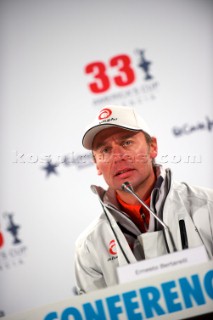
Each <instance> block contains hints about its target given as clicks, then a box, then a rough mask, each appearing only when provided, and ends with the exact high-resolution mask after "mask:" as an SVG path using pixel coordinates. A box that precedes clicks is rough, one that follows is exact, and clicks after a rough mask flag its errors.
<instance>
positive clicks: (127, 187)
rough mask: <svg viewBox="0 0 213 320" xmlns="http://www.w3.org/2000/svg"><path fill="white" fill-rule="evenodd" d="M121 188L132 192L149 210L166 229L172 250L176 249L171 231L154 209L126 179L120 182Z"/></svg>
mask: <svg viewBox="0 0 213 320" xmlns="http://www.w3.org/2000/svg"><path fill="white" fill-rule="evenodd" d="M121 189H122V190H123V191H126V192H129V193H130V194H132V195H133V196H134V197H135V198H136V199H137V200H138V201H139V202H140V203H141V204H142V206H144V207H145V208H146V209H147V210H148V211H149V213H151V214H152V215H153V217H154V218H155V219H156V220H157V221H158V222H159V223H160V224H161V225H162V226H163V229H164V230H166V231H167V232H168V234H169V237H170V240H171V243H172V247H173V250H174V251H177V249H176V247H175V244H174V240H173V238H172V235H171V232H170V230H169V228H168V227H167V225H166V224H165V223H164V222H163V221H162V220H161V219H160V218H159V217H158V216H157V215H156V214H155V213H154V211H152V210H151V209H150V208H149V207H148V206H147V205H146V203H145V202H144V201H143V200H141V199H140V198H139V196H138V195H137V194H136V193H135V192H134V190H133V187H132V185H131V183H130V182H128V181H125V182H124V183H123V184H122V186H121ZM143 218H144V217H143Z"/></svg>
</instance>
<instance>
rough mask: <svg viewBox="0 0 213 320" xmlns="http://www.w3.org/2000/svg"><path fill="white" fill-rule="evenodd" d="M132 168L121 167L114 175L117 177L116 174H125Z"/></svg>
mask: <svg viewBox="0 0 213 320" xmlns="http://www.w3.org/2000/svg"><path fill="white" fill-rule="evenodd" d="M133 170H134V169H130V168H125V169H122V170H119V171H117V172H116V173H115V175H114V176H115V177H118V176H122V175H125V174H127V173H129V172H132V171H133Z"/></svg>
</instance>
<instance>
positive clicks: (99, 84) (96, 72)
mask: <svg viewBox="0 0 213 320" xmlns="http://www.w3.org/2000/svg"><path fill="white" fill-rule="evenodd" d="M109 65H110V67H113V68H114V67H116V70H117V75H115V76H112V81H113V82H114V83H115V85H117V86H118V87H124V86H127V85H129V84H131V83H133V82H134V80H135V73H134V70H133V69H132V67H131V60H130V57H129V56H127V55H125V54H123V55H118V56H115V57H113V58H112V59H110V61H109ZM85 73H86V74H92V76H93V80H94V81H92V82H91V83H89V88H90V90H91V91H92V92H93V93H102V92H105V91H107V90H108V89H109V88H110V85H111V83H110V78H109V76H108V75H107V67H106V65H105V64H104V63H103V62H101V61H97V62H93V63H89V64H88V65H87V66H86V67H85Z"/></svg>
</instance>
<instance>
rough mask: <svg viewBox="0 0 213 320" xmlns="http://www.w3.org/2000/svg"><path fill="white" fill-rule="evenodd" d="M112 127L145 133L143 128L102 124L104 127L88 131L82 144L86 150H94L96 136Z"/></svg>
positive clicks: (95, 127)
mask: <svg viewBox="0 0 213 320" xmlns="http://www.w3.org/2000/svg"><path fill="white" fill-rule="evenodd" d="M112 127H117V128H123V129H125V130H129V131H143V130H142V129H141V128H127V127H126V126H122V125H115V124H110V123H108V124H102V125H97V126H94V127H92V128H90V129H88V130H87V131H86V132H85V134H84V136H83V139H82V144H83V146H84V148H86V149H88V150H92V148H93V140H94V138H95V136H96V134H98V133H99V132H100V131H102V130H104V129H107V128H112Z"/></svg>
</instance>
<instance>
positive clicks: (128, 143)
mask: <svg viewBox="0 0 213 320" xmlns="http://www.w3.org/2000/svg"><path fill="white" fill-rule="evenodd" d="M130 144H132V141H131V140H126V141H124V142H123V143H122V145H123V146H129V145H130Z"/></svg>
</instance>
